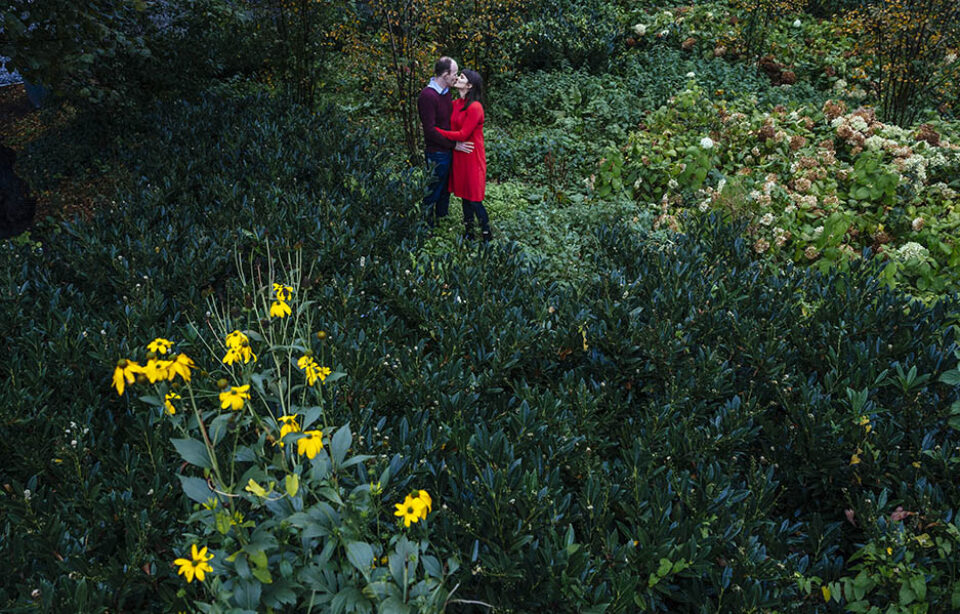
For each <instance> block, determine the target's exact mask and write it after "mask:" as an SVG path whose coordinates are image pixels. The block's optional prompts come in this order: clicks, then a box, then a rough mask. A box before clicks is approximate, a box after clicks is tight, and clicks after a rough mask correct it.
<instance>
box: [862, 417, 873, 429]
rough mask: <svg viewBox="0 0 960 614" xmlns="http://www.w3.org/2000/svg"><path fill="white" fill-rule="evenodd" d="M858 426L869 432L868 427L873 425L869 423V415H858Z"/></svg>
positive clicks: (870, 427)
mask: <svg viewBox="0 0 960 614" xmlns="http://www.w3.org/2000/svg"><path fill="white" fill-rule="evenodd" d="M859 424H860V426H862V427H863V428H864V429H865V432H867V433H869V432H870V429H872V428H873V427H872V426H871V425H870V416H860V422H859Z"/></svg>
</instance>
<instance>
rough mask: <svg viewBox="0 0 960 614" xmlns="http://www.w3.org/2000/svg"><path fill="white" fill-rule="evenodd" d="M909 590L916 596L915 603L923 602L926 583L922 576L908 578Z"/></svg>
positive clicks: (925, 594) (925, 593)
mask: <svg viewBox="0 0 960 614" xmlns="http://www.w3.org/2000/svg"><path fill="white" fill-rule="evenodd" d="M910 588H912V589H913V592H914V593H915V594H916V596H917V601H923V600H924V599H926V597H927V582H926V580H925V579H924V577H923V576H913V577H911V578H910Z"/></svg>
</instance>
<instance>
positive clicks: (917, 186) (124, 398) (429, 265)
mask: <svg viewBox="0 0 960 614" xmlns="http://www.w3.org/2000/svg"><path fill="white" fill-rule="evenodd" d="M402 4H403V3H393V4H391V3H386V2H385V3H379V5H376V3H370V4H369V6H368V8H370V9H371V10H372V11H373V12H366V13H364V10H365V9H364V6H367V5H357V6H356V7H353V9H352V10H354V11H360V12H359V13H356V14H355V13H353V12H350V11H345V12H343V13H338V12H337V11H328V10H327V9H329V8H332V7H330V6H324V7H322V8H321V7H312V8H311V12H310V13H309V15H307V14H304V13H298V12H297V10H296V8H297V4H296V3H293V4H291V5H286V4H285V5H284V6H283V7H282V11H281V12H280V13H276V14H273V15H274V17H277V19H279V20H280V21H273V22H270V23H265V24H262V26H263V28H265V29H262V28H261V29H259V30H258V29H257V28H256V24H255V23H251V22H249V21H245V19H246V18H245V17H244V15H246V16H247V17H249V15H254V14H257V13H256V11H257V10H263V7H262V6H260V5H259V4H257V5H256V6H254V5H253V4H250V5H249V6H247V7H246V8H249V9H250V10H251V11H252V12H248V13H244V12H243V11H240V12H238V13H229V15H231V17H230V18H231V19H234V18H236V19H237V20H238V21H237V22H236V23H240V24H243V26H242V31H243V32H248V33H249V34H250V38H251V42H250V43H249V44H250V46H249V47H246V48H244V49H237V50H235V52H236V53H235V55H233V56H232V57H234V59H235V60H237V58H247V59H243V60H242V61H240V60H237V61H238V62H240V64H242V65H244V66H247V67H248V68H249V69H250V72H249V74H250V75H253V76H255V78H256V80H243V78H242V77H238V74H240V73H242V72H243V71H242V70H241V71H240V72H239V73H238V72H237V70H234V69H231V70H230V71H228V72H229V73H230V75H231V76H230V77H229V78H228V79H227V80H226V81H225V82H223V83H220V84H217V85H213V86H211V84H210V82H209V79H210V75H209V73H208V72H204V71H200V72H201V73H203V74H204V75H205V76H204V77H203V82H204V83H205V85H204V86H203V87H201V88H200V89H199V91H198V92H196V94H197V95H196V96H190V97H189V98H186V99H183V100H180V101H178V102H176V103H170V102H168V103H166V104H164V103H161V104H147V103H139V102H138V103H137V104H136V105H133V106H132V107H130V108H129V109H128V111H129V112H128V113H126V114H125V115H124V116H123V122H122V123H123V125H122V126H116V125H111V123H110V122H109V121H104V122H103V123H96V124H92V123H84V118H85V117H87V118H90V117H96V114H94V115H89V114H86V115H85V114H84V113H85V112H81V111H79V110H76V109H78V107H77V106H72V107H71V106H67V107H64V108H66V109H67V112H66V113H62V112H52V111H51V112H50V114H49V115H47V116H45V117H56V118H58V119H57V121H58V122H62V123H61V124H58V125H56V126H51V128H50V130H48V131H47V132H46V133H44V134H43V136H42V137H41V138H27V137H24V138H22V139H21V138H19V137H18V140H17V142H16V143H15V144H16V145H17V147H18V149H20V150H21V151H20V158H19V160H20V161H21V162H20V163H19V164H20V165H19V167H18V168H19V169H20V172H21V173H22V174H23V175H24V176H25V177H26V178H27V179H28V180H29V181H30V183H31V185H33V186H34V187H37V188H40V187H42V189H45V190H50V191H51V192H57V191H58V185H57V181H58V180H57V179H55V178H52V177H51V175H52V173H50V172H47V171H49V170H50V169H53V168H56V169H58V171H59V172H61V173H62V174H63V175H65V176H68V177H78V178H80V179H81V180H82V179H84V178H88V177H90V176H94V175H96V174H98V173H102V174H103V175H104V176H106V177H107V178H109V182H108V184H107V186H105V187H104V188H103V190H102V192H103V194H101V198H100V200H99V201H98V203H99V204H98V205H97V206H94V207H91V208H90V213H89V215H90V217H89V218H77V219H73V220H69V221H66V222H56V221H55V220H54V219H51V220H48V221H47V222H45V223H44V224H42V225H40V226H38V227H37V228H35V229H34V231H33V232H32V233H31V235H30V237H29V238H20V239H18V240H15V241H10V242H6V243H4V244H3V245H2V246H0V260H2V264H0V297H2V299H0V332H2V333H3V334H4V336H5V338H6V340H7V341H6V343H5V360H3V361H0V441H3V443H2V444H0V455H2V456H3V458H4V459H5V463H4V466H3V467H2V468H0V535H2V539H0V554H2V556H3V557H4V558H5V560H6V561H7V562H8V566H7V567H8V569H9V570H11V571H10V572H9V573H5V574H3V575H2V579H0V608H2V609H4V610H5V611H6V610H10V611H38V610H39V611H49V612H60V611H82V612H87V611H90V612H105V611H109V612H115V611H116V612H121V611H205V612H259V611H290V612H294V611H311V610H315V611H333V612H374V611H376V612H441V611H447V612H480V611H496V612H538V611H544V610H554V611H569V612H635V611H654V612H657V611H660V612H677V611H680V612H715V611H783V612H786V611H797V612H832V611H851V612H868V611H869V612H924V611H930V612H935V611H949V610H952V609H957V608H960V570H958V568H957V565H956V562H955V559H956V550H957V548H958V547H960V543H958V541H960V530H958V529H960V527H958V526H957V519H956V504H957V501H958V500H960V493H958V491H957V485H956V480H954V479H953V476H954V474H955V471H956V467H957V463H958V459H960V441H958V436H957V429H958V428H960V387H958V384H960V347H958V340H957V336H956V335H957V332H958V330H960V329H958V328H957V327H958V325H960V323H958V321H957V312H958V309H957V307H958V306H957V299H956V295H955V290H956V284H957V279H956V277H955V273H954V268H955V267H954V266H953V264H955V263H954V259H955V258H956V252H955V245H956V241H955V236H956V228H955V220H954V217H955V215H956V214H955V212H954V208H955V205H956V200H957V196H956V191H957V190H958V189H960V186H958V185H955V181H956V172H955V171H956V170H958V169H957V166H958V151H960V150H958V144H960V134H958V128H957V124H956V122H955V121H954V120H953V119H952V118H951V116H950V110H949V109H948V108H946V107H942V108H940V109H939V110H938V109H937V107H938V106H941V105H940V102H939V101H938V100H936V96H934V95H931V97H927V98H923V97H921V98H918V99H917V101H916V103H915V106H916V107H917V108H920V109H921V110H920V119H919V120H918V121H917V122H915V123H912V124H910V125H907V126H898V125H896V124H895V123H894V122H893V121H890V120H889V119H887V118H885V117H882V116H878V115H877V112H875V111H873V110H872V106H873V105H876V103H877V100H878V98H877V95H878V91H879V90H876V89H875V88H873V87H872V86H871V85H870V82H869V70H868V69H869V67H868V66H866V65H865V64H864V63H863V59H864V57H865V56H864V54H863V53H859V52H858V51H857V49H858V48H857V47H856V44H855V40H854V37H853V34H852V33H850V32H849V31H848V30H845V28H847V27H848V25H849V21H848V18H849V15H848V14H847V13H845V12H844V11H840V12H837V13H835V12H834V9H835V8H836V6H835V5H830V6H827V3H822V2H820V3H814V4H812V5H811V6H810V7H808V8H809V9H810V10H811V11H813V13H815V14H812V15H808V14H806V13H799V12H791V11H795V10H796V7H790V6H784V5H783V4H782V3H776V4H774V3H766V2H756V3H746V4H739V3H707V4H704V5H696V6H693V7H666V8H667V9H669V10H667V11H665V10H664V7H662V6H653V5H652V3H641V4H639V5H637V4H634V3H619V2H609V3H600V2H598V3H593V2H590V3H576V4H573V3H563V2H559V3H558V2H552V1H551V2H542V3H540V2H534V3H529V4H526V5H524V6H523V7H520V8H518V7H516V6H515V5H513V4H509V3H508V6H507V10H504V12H503V13H502V14H501V15H488V13H486V12H485V11H494V10H495V9H494V4H493V3H478V4H477V5H476V7H478V8H476V11H477V13H476V14H474V15H470V16H469V17H470V18H471V20H472V21H470V22H469V23H468V24H467V25H466V26H464V28H463V29H461V30H449V31H445V32H441V34H443V36H445V37H448V38H449V41H448V43H445V44H449V45H452V47H451V49H453V50H454V51H460V52H462V53H463V54H464V56H463V57H464V58H472V60H473V61H475V62H478V63H482V62H487V63H489V64H490V66H491V67H492V68H489V67H488V68H487V70H488V71H492V72H493V73H495V74H496V76H495V77H492V78H491V83H493V84H494V85H495V87H492V88H491V100H490V101H489V110H490V114H489V119H490V124H489V126H488V127H487V140H488V156H489V162H490V165H489V175H490V180H491V183H490V185H489V186H488V207H489V209H490V211H491V215H492V218H493V221H494V225H495V226H494V227H495V232H496V234H497V238H496V241H495V242H494V244H493V245H490V246H486V247H481V246H479V245H475V244H472V243H469V242H464V241H463V240H462V239H460V238H459V237H458V235H459V232H458V230H459V228H458V224H457V220H456V217H457V212H456V210H457V208H458V207H457V206H456V205H454V206H453V207H452V209H453V212H454V215H452V216H450V218H448V219H447V220H445V221H444V223H443V224H441V225H440V227H438V228H436V229H433V230H432V231H431V232H429V233H428V232H427V228H425V226H424V225H423V224H422V222H421V216H420V211H419V207H418V201H419V199H420V197H421V194H422V190H423V187H424V182H425V174H424V172H423V169H421V168H418V167H413V168H411V167H410V166H408V164H407V160H408V157H409V156H408V153H409V151H408V150H409V143H408V142H407V141H408V138H407V137H408V136H409V135H405V134H404V129H403V125H402V121H401V115H402V113H403V112H404V109H403V107H402V104H401V102H402V100H403V97H399V98H397V97H389V96H382V95H380V96H375V95H374V96H372V95H371V94H377V93H380V94H382V93H383V90H382V89H377V88H382V86H383V85H384V83H391V79H393V80H394V81H396V82H397V83H400V82H401V81H402V82H403V83H406V82H407V81H409V83H411V84H413V83H418V82H420V81H422V78H420V77H422V75H421V76H420V77H417V78H414V77H415V76H416V73H417V71H418V70H423V65H422V64H421V65H420V67H419V68H418V65H417V64H416V62H415V61H414V62H413V63H412V64H411V63H410V61H411V58H410V57H407V56H406V55H403V54H401V55H399V56H397V57H396V58H395V60H396V61H397V62H399V63H398V64H397V66H395V68H397V67H400V68H402V67H403V66H407V67H408V68H410V70H411V72H410V73H404V74H397V75H393V74H390V73H389V71H387V72H384V73H379V74H372V73H367V72H364V71H359V70H357V69H356V67H357V66H364V67H365V66H367V64H363V63H360V64H357V63H356V62H357V60H358V57H357V56H356V55H354V54H355V53H356V50H357V49H360V48H361V47H360V46H357V47H356V48H354V47H353V46H352V44H351V43H349V41H350V40H353V39H351V38H350V37H349V36H347V35H348V34H349V35H350V36H353V37H361V38H362V37H365V36H366V37H369V38H366V39H363V41H364V42H365V44H369V45H372V47H370V48H377V41H378V40H379V41H380V42H381V43H383V42H385V41H386V42H389V40H391V36H399V35H400V34H398V33H397V32H387V31H384V30H383V29H382V28H381V27H380V26H378V25H377V24H381V25H382V24H383V23H399V21H397V20H400V21H402V20H403V19H407V20H408V22H409V23H407V25H410V26H412V27H413V26H415V27H417V28H422V30H418V31H417V32H418V33H417V36H420V37H424V36H427V37H428V38H429V37H430V36H433V35H432V34H430V32H432V31H433V30H431V28H433V29H436V28H437V27H438V23H433V22H430V23H418V22H416V14H415V13H409V14H405V15H401V14H398V13H389V10H393V9H397V8H398V7H399V8H402V6H401V5H402ZM375 5H376V6H375ZM218 6H219V5H218ZM237 6H240V7H242V6H243V5H242V4H238V5H237ZM410 6H413V4H411V3H408V4H407V8H409V7H410ZM220 8H223V7H222V6H221V7H220ZM461 8H462V7H461ZM521 8H522V11H521V12H523V13H524V15H525V17H524V19H523V20H520V21H519V22H517V21H514V20H513V18H514V17H515V16H516V14H515V13H514V12H512V11H514V10H515V9H516V10H521ZM313 9H316V12H314V11H313ZM374 9H376V10H379V11H381V12H380V13H376V11H374ZM761 9H762V10H764V11H766V10H768V9H769V10H770V11H773V12H770V13H755V12H756V11H757V10H761ZM71 10H72V9H71ZM91 10H92V9H91ZM95 12H96V11H95V10H94V11H93V13H95ZM271 14H272V13H271ZM222 15H226V14H222ZM347 17H349V18H350V19H352V18H354V17H355V18H357V20H356V21H350V20H349V19H347V22H345V21H343V19H344V18H347ZM488 17H489V18H490V19H492V18H494V17H496V18H497V19H500V21H495V20H494V21H490V20H489V19H488ZM314 19H316V21H314ZM750 19H766V20H767V22H766V23H767V25H768V26H769V27H768V31H767V36H766V37H765V38H763V40H759V39H758V40H757V41H755V42H754V43H753V44H748V41H746V40H745V38H746V32H745V29H746V28H747V27H748V25H749V21H750ZM284 20H286V21H284ZM298 20H299V21H298ZM304 20H307V21H309V23H307V21H304ZM378 20H379V21H378ZM391 20H393V21H391ZM410 20H413V21H410ZM485 20H487V21H485ZM798 21H799V25H795V24H796V23H797V22H798ZM231 23H233V22H231ZM405 23H406V22H405ZM464 23H466V22H464ZM284 24H285V25H284ZM298 24H299V25H298ZM281 26H282V27H288V26H289V27H306V28H307V30H303V31H304V32H307V31H308V30H309V32H308V34H309V36H308V37H307V38H308V39H309V40H306V39H304V40H301V41H300V42H301V43H304V44H303V45H302V46H301V47H300V48H299V51H291V49H288V48H287V47H286V46H285V45H286V43H284V44H281V43H279V42H277V40H274V38H273V37H274V34H275V32H274V29H276V28H280V27H281ZM595 26H596V27H595ZM641 26H642V27H641ZM480 27H486V28H487V29H486V30H484V31H483V35H484V37H485V38H484V40H485V41H486V42H487V44H488V49H487V51H486V52H484V53H480V52H479V51H477V50H476V49H473V50H472V51H471V49H470V44H469V41H470V36H471V33H472V32H473V30H474V29H475V28H480ZM239 31H241V30H238V32H239ZM253 32H259V33H257V34H253ZM841 32H845V34H844V35H843V36H835V34H837V33H841ZM575 33H580V34H584V36H580V35H579V34H575ZM408 34H409V32H408ZM438 36H439V35H438ZM202 38H203V40H210V41H221V42H222V41H225V40H230V41H240V40H243V37H239V38H238V37H237V32H234V33H233V34H232V35H231V36H226V35H222V33H218V32H216V31H212V32H209V33H207V34H205V35H204V37H202ZM358 40H359V39H358ZM271 41H272V42H271ZM287 42H288V43H289V44H290V45H292V46H294V47H295V46H296V44H297V43H296V41H287ZM318 45H319V46H318ZM458 45H459V46H458ZM721 47H725V49H720V48H721ZM254 49H259V50H260V52H263V50H264V49H267V50H272V51H269V53H274V54H279V55H278V56H277V57H273V56H271V57H270V58H269V61H267V62H263V63H261V62H258V61H256V60H251V59H250V58H251V56H256V53H252V52H251V50H254ZM330 50H336V51H338V52H339V53H336V54H328V53H327V52H328V51H330ZM379 51H380V52H383V53H386V52H387V48H386V47H382V48H379ZM419 51H423V50H419ZM430 51H431V52H432V51H434V50H432V49H431V50H430ZM718 51H720V52H718ZM821 52H822V53H821ZM470 53H473V54H474V55H470ZM285 54H286V55H285ZM298 54H299V55H298ZM311 54H314V55H311ZM281 56H282V57H281ZM310 57H313V60H310V59H309V58H310ZM385 57H386V56H385ZM425 57H426V56H425ZM765 57H766V60H765V59H764V58H765ZM758 60H759V67H758V64H757V62H758ZM944 60H946V58H944ZM311 61H320V62H322V63H321V64H310V62H311ZM391 61H392V60H391ZM468 61H469V60H468ZM304 62H306V64H305V63H304ZM385 63H389V62H388V61H385ZM121 64H122V63H121ZM946 65H947V66H950V65H951V64H950V63H946ZM938 66H939V64H938ZM351 67H353V68H351ZM831 67H833V70H834V72H833V74H831V71H830V70H828V69H829V68H831ZM244 70H246V69H244ZM861 71H863V74H866V75H867V76H866V77H864V76H862V75H861ZM83 74H86V73H83ZM83 74H81V75H80V76H81V77H83ZM261 79H262V81H261ZM397 79H400V81H397ZM841 79H842V80H843V81H841ZM198 82H199V81H198ZM365 83H367V85H368V86H370V85H371V84H373V85H374V87H373V89H371V90H370V91H369V92H367V93H365V92H364V89H363V88H364V87H365V86H364V84H365ZM376 84H379V85H376ZM311 97H314V98H315V99H316V100H318V101H321V103H320V104H319V105H317V106H315V107H310V106H306V105H303V104H298V103H297V101H298V100H299V101H300V102H301V103H302V102H306V101H308V100H309V98H311ZM68 98H69V97H68ZM76 104H79V103H76ZM861 107H863V108H861ZM101 117H102V116H101ZM118 117H119V116H118ZM70 135H72V136H70ZM66 136H70V138H69V139H67V141H68V142H69V144H70V147H67V148H63V149H61V148H59V147H58V146H57V140H58V138H60V139H64V138H65V137H66ZM94 144H96V145H94ZM63 198H68V196H63ZM917 297H919V298H921V299H923V300H922V301H917V300H915V298H917Z"/></svg>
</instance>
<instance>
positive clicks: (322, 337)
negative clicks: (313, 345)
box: [317, 330, 327, 341]
mask: <svg viewBox="0 0 960 614" xmlns="http://www.w3.org/2000/svg"><path fill="white" fill-rule="evenodd" d="M326 338H327V331H325V330H321V331H317V339H319V340H320V341H324V340H326Z"/></svg>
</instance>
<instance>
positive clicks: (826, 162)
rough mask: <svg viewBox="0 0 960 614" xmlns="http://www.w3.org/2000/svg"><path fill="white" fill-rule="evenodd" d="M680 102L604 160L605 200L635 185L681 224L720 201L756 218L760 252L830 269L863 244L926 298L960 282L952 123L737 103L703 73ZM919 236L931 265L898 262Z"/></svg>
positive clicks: (838, 105)
mask: <svg viewBox="0 0 960 614" xmlns="http://www.w3.org/2000/svg"><path fill="white" fill-rule="evenodd" d="M671 103H672V104H671V105H670V106H663V107H661V108H660V109H659V110H658V111H656V112H654V113H652V114H651V115H650V116H649V118H648V119H647V121H646V126H645V129H644V130H641V131H637V132H634V133H633V134H632V135H631V137H630V138H629V139H628V141H627V145H626V146H625V147H624V148H623V151H622V152H621V153H622V155H619V156H617V155H608V156H607V157H606V163H605V164H606V165H607V166H610V165H611V164H613V165H614V166H615V167H616V168H615V169H613V168H611V169H607V170H604V169H603V168H601V172H600V177H599V179H600V180H599V182H598V184H597V186H598V187H597V190H598V193H599V194H600V195H601V196H603V195H606V194H609V193H617V192H621V191H626V192H627V193H628V194H630V195H632V196H633V198H635V199H636V200H638V201H640V202H643V203H652V204H656V205H658V206H660V208H661V216H660V218H659V219H658V220H657V223H656V225H658V226H659V225H661V224H666V225H668V226H672V227H676V225H677V213H678V211H680V210H683V209H687V208H690V207H694V206H695V207H697V208H700V209H702V210H707V209H711V208H722V209H724V210H726V211H727V212H728V213H730V214H731V215H733V216H734V217H737V218H743V219H746V220H748V221H749V224H750V225H749V227H748V234H749V235H750V236H751V237H752V238H753V241H754V249H755V251H756V252H757V253H760V254H763V253H767V252H769V253H771V254H780V255H782V256H786V257H787V258H789V259H791V260H793V261H794V262H803V263H813V265H814V266H817V267H819V268H821V269H823V270H825V269H826V268H829V267H832V266H846V264H847V263H848V262H849V261H850V260H851V259H855V258H859V257H860V255H861V252H862V250H863V249H864V248H871V249H872V250H873V251H874V252H880V251H882V252H884V253H885V254H888V255H890V257H891V260H892V262H893V263H894V264H893V266H892V267H889V268H888V269H887V270H886V271H885V273H884V274H885V276H886V279H887V280H888V281H889V282H890V283H895V284H899V285H901V286H903V287H904V288H910V289H912V291H913V292H915V293H916V294H917V295H918V296H923V297H925V298H933V297H934V296H938V295H941V294H943V293H945V292H950V291H953V290H955V289H956V288H957V287H958V286H957V283H958V279H957V278H956V276H955V275H954V274H953V273H952V272H951V271H952V267H953V263H954V262H955V261H956V260H957V252H956V249H955V247H956V246H955V241H954V240H953V239H952V238H950V236H949V232H950V231H947V228H953V227H954V224H955V221H954V217H955V215H954V213H953V212H952V208H951V207H950V206H944V205H943V204H942V203H945V202H950V201H952V200H953V199H954V198H955V196H956V188H957V187H960V184H957V182H956V181H955V180H954V178H953V177H952V175H950V171H951V169H953V168H955V167H956V165H957V164H958V163H960V153H958V151H957V149H958V146H957V145H955V144H953V141H954V140H955V139H956V137H955V136H954V132H953V130H955V128H954V127H952V125H951V124H946V123H936V124H934V123H928V124H923V125H920V126H915V127H914V128H913V129H910V130H908V129H904V128H900V127H898V126H893V125H889V124H887V125H885V124H882V123H880V122H878V121H877V119H876V116H875V114H874V113H873V111H872V110H870V109H865V108H861V109H857V110H855V111H853V112H848V110H847V108H846V104H845V103H843V102H842V101H827V102H826V103H825V104H824V106H823V107H822V108H817V107H815V106H813V105H810V104H803V105H798V106H796V107H795V108H793V109H790V108H788V107H786V106H777V107H774V108H773V109H768V108H763V107H760V108H759V109H758V108H757V107H756V106H755V105H754V104H753V102H752V101H750V102H745V101H744V102H741V103H740V105H736V106H733V105H729V104H728V103H726V102H725V101H722V100H718V99H716V98H715V97H713V96H711V95H710V94H709V93H708V92H707V91H706V90H705V88H704V87H702V86H701V85H700V83H699V79H698V78H696V77H692V78H691V79H690V81H689V82H688V84H687V87H685V88H684V89H683V90H681V91H680V92H678V93H677V95H676V96H675V97H673V98H672V99H671ZM678 128H679V129H678ZM828 169H829V170H828ZM614 175H616V177H614ZM909 243H915V244H917V245H918V246H919V247H920V248H921V250H922V251H923V253H924V255H927V254H929V257H930V262H929V266H922V263H920V262H918V263H916V264H917V265H916V266H912V265H911V266H901V265H900V264H898V263H902V262H903V259H900V258H897V256H896V254H894V252H897V250H899V249H900V248H903V247H904V246H906V245H907V244H909ZM908 251H910V250H908ZM914 252H916V253H917V254H919V252H918V251H917V250H912V251H911V253H914ZM897 253H899V252H897ZM901 255H902V254H901ZM914 260H916V259H914ZM921 260H923V259H921Z"/></svg>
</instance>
